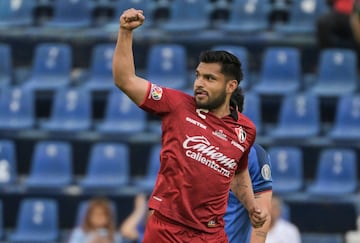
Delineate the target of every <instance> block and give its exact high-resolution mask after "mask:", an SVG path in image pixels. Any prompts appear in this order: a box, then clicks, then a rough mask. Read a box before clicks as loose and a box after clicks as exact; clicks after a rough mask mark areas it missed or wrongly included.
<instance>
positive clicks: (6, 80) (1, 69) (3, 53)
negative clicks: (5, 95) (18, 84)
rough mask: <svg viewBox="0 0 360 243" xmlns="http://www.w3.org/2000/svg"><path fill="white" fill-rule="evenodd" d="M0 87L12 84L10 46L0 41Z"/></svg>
mask: <svg viewBox="0 0 360 243" xmlns="http://www.w3.org/2000/svg"><path fill="white" fill-rule="evenodd" d="M0 57H1V59H0V89H1V88H3V87H6V86H9V85H11V84H12V80H13V64H12V54H11V47H10V46H9V45H7V44H1V43H0Z"/></svg>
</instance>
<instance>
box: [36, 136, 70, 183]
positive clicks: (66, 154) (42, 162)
mask: <svg viewBox="0 0 360 243" xmlns="http://www.w3.org/2000/svg"><path fill="white" fill-rule="evenodd" d="M71 176H72V148H71V145H70V144H69V143H67V142H58V141H41V142H38V143H37V144H36V145H35V148H34V153H33V157H32V162H31V171H30V177H32V178H39V179H42V178H66V179H69V180H70V178H71Z"/></svg>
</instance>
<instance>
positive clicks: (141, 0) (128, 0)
mask: <svg viewBox="0 0 360 243" xmlns="http://www.w3.org/2000/svg"><path fill="white" fill-rule="evenodd" d="M150 2H151V1H148V0H120V1H117V3H116V5H115V15H114V19H113V21H116V22H119V17H120V16H121V14H122V13H123V12H124V11H125V10H126V9H129V8H135V9H141V10H142V11H143V12H144V16H145V17H146V21H145V22H144V23H147V22H152V21H153V20H152V13H151V3H150ZM146 25H147V24H146Z"/></svg>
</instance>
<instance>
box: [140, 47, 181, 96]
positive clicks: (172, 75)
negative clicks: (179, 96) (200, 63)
mask: <svg viewBox="0 0 360 243" xmlns="http://www.w3.org/2000/svg"><path fill="white" fill-rule="evenodd" d="M146 65H147V76H146V78H147V79H148V80H150V81H151V82H154V83H156V84H158V85H160V86H166V87H170V88H176V89H183V88H185V87H186V86H187V53H186V49H185V47H184V46H182V45H177V44H155V45H153V46H151V47H150V50H149V54H148V58H147V64H146Z"/></svg>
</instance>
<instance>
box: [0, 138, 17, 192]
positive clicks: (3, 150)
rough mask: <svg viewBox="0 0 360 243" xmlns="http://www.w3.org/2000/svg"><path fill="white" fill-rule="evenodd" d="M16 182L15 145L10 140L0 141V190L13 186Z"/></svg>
mask: <svg viewBox="0 0 360 243" xmlns="http://www.w3.org/2000/svg"><path fill="white" fill-rule="evenodd" d="M16 180H17V160H16V149H15V144H14V142H13V141H11V140H4V139H3V140H0V188H2V187H5V186H9V185H11V184H14V183H15V182H16Z"/></svg>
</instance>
